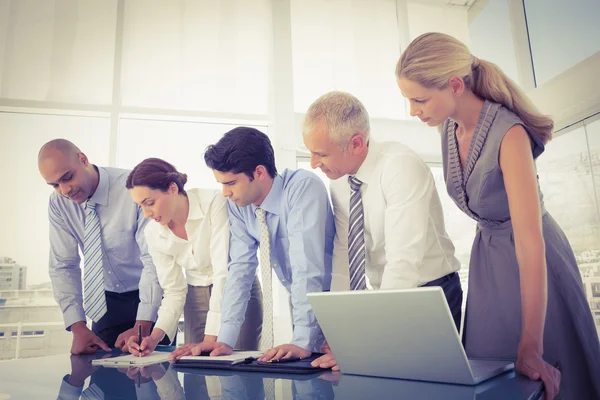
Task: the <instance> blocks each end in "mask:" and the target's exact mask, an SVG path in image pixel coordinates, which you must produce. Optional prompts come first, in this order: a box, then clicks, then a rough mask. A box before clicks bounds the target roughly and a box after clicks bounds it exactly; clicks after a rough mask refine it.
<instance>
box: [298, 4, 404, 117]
mask: <svg viewBox="0 0 600 400" xmlns="http://www.w3.org/2000/svg"><path fill="white" fill-rule="evenodd" d="M290 6H291V20H292V58H293V79H294V111H296V112H299V113H304V112H306V109H307V108H308V106H309V105H310V104H311V103H312V102H313V101H314V100H315V99H317V97H319V96H320V95H322V94H324V93H326V92H329V91H331V90H342V91H345V92H350V93H352V94H353V95H355V96H356V97H358V98H359V99H360V100H361V101H362V102H363V103H364V105H365V107H366V108H367V110H369V115H370V116H371V118H379V117H383V118H391V119H405V118H408V116H407V115H405V112H404V110H405V108H404V100H403V98H402V96H401V95H400V93H399V91H398V88H397V87H396V85H395V78H394V66H395V65H396V62H397V61H398V57H399V56H400V39H399V35H398V29H399V28H398V21H397V16H396V2H395V1H390V0H378V1H365V0H291V3H290Z"/></svg>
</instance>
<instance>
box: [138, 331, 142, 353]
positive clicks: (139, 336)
mask: <svg viewBox="0 0 600 400" xmlns="http://www.w3.org/2000/svg"><path fill="white" fill-rule="evenodd" d="M138 346H140V351H139V353H138V355H139V356H140V357H141V356H142V348H141V346H142V324H139V325H138Z"/></svg>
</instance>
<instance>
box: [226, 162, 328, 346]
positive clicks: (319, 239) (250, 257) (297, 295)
mask: <svg viewBox="0 0 600 400" xmlns="http://www.w3.org/2000/svg"><path fill="white" fill-rule="evenodd" d="M228 207H229V221H230V223H231V239H230V245H229V255H230V258H231V260H230V262H229V274H228V275H227V281H226V283H225V290H224V293H223V304H222V306H221V330H220V333H219V337H218V341H219V342H223V343H226V344H228V345H230V346H232V347H233V346H235V343H236V342H237V338H238V335H239V332H240V327H241V326H242V323H243V322H244V315H245V312H246V306H247V303H248V300H249V298H250V288H251V287H252V282H253V281H254V276H255V274H256V268H257V267H258V258H257V255H256V252H257V250H258V248H259V245H260V229H259V223H258V220H257V219H256V216H255V214H254V210H256V208H257V207H256V206H255V205H254V204H251V205H249V206H246V207H238V206H237V205H235V203H232V202H231V201H228ZM260 208H262V209H264V210H265V211H266V213H265V215H266V219H267V226H268V228H269V235H270V239H271V266H272V268H273V270H274V271H275V274H276V275H277V278H279V281H280V282H281V283H282V284H283V286H284V287H285V288H286V289H287V291H288V292H289V293H290V295H291V300H292V319H293V322H294V335H293V339H292V344H295V345H297V346H299V347H302V348H304V349H307V350H310V351H312V352H318V351H320V347H321V344H322V343H323V341H324V337H323V333H322V331H321V328H320V327H319V325H318V323H317V320H316V319H315V315H314V313H313V311H312V307H311V306H310V304H309V302H308V299H307V297H306V294H307V293H310V292H322V291H328V290H329V288H330V285H331V260H332V253H333V237H334V236H335V225H334V221H333V213H332V211H331V205H330V203H329V198H328V196H327V190H326V189H325V185H323V182H321V180H320V179H319V178H318V177H317V175H315V174H314V173H312V172H309V171H304V170H297V171H291V170H285V171H283V173H282V174H281V175H277V176H276V177H275V179H274V181H273V186H272V187H271V190H270V191H269V194H268V195H267V197H266V198H265V200H264V201H263V203H262V204H261V205H260Z"/></svg>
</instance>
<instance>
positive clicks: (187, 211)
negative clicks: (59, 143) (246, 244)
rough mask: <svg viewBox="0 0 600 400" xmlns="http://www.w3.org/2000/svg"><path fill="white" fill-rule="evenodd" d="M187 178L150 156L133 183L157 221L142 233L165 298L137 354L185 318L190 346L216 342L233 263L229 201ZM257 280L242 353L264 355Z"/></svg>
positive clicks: (134, 349)
mask: <svg viewBox="0 0 600 400" xmlns="http://www.w3.org/2000/svg"><path fill="white" fill-rule="evenodd" d="M186 181H187V176H186V175H185V174H182V173H180V172H178V171H177V170H176V169H175V167H174V166H173V165H171V164H169V163H168V162H166V161H164V160H161V159H158V158H148V159H146V160H144V161H142V162H141V163H140V164H138V165H137V166H136V167H135V168H134V169H133V171H131V173H130V174H129V177H128V178H127V183H126V185H127V189H129V193H130V194H131V198H132V199H133V201H134V202H135V203H137V204H139V205H140V206H141V208H142V210H143V211H144V217H146V218H151V219H152V221H150V223H148V225H147V227H146V229H145V231H144V235H145V237H146V242H147V244H148V251H149V253H150V255H151V256H152V260H153V261H154V265H155V266H156V272H157V276H158V281H159V284H160V286H161V288H162V289H163V291H164V293H163V299H162V303H161V306H160V309H159V310H158V319H157V321H156V325H155V326H154V329H153V330H152V333H151V334H150V336H148V337H145V338H143V340H142V343H141V345H138V343H137V340H138V339H137V337H135V336H132V337H130V338H129V340H128V346H129V349H130V352H131V353H132V354H133V355H136V356H137V355H142V356H144V355H147V354H150V353H151V352H152V351H154V349H155V347H156V345H157V344H158V343H159V342H160V341H161V340H162V338H163V337H164V336H165V335H167V336H168V337H169V338H171V339H173V338H174V336H175V333H176V331H177V324H178V321H179V317H180V316H181V312H182V311H183V312H184V315H185V324H184V332H185V343H186V344H189V343H198V342H202V341H205V342H211V341H213V342H214V341H216V339H217V335H218V333H219V327H220V323H221V297H222V295H223V289H224V286H225V279H226V277H227V269H228V260H229V216H228V212H227V200H226V199H225V198H224V197H223V196H221V194H220V193H219V192H218V191H216V190H210V189H190V190H188V191H186V190H185V189H184V185H185V183H186ZM260 293H261V291H260V287H259V286H258V280H257V279H256V277H255V280H254V285H253V288H252V296H251V299H250V302H249V303H248V308H247V311H246V319H245V323H244V325H243V326H242V329H241V334H240V340H239V341H238V343H237V346H236V347H237V348H239V349H243V350H256V349H258V340H259V332H260V326H261V325H262V298H261V294H260Z"/></svg>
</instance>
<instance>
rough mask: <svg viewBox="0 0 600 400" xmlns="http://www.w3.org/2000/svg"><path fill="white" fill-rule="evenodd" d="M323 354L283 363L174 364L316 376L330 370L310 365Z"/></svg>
mask: <svg viewBox="0 0 600 400" xmlns="http://www.w3.org/2000/svg"><path fill="white" fill-rule="evenodd" d="M322 355H323V354H321V353H313V354H312V355H311V356H310V357H308V358H305V359H302V360H293V361H286V360H284V361H281V362H259V361H257V360H256V359H255V358H253V357H249V358H246V359H244V360H243V361H242V360H239V361H236V362H232V361H221V360H219V357H213V359H211V360H205V359H203V360H198V359H192V358H189V359H186V358H183V359H180V360H177V361H175V362H174V366H175V367H177V368H203V369H220V370H228V371H245V372H261V373H273V374H314V373H320V372H323V371H327V370H329V369H330V368H315V367H313V366H311V365H310V363H311V362H312V361H313V360H315V359H317V358H319V357H321V356H322Z"/></svg>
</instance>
